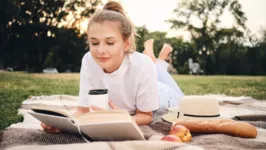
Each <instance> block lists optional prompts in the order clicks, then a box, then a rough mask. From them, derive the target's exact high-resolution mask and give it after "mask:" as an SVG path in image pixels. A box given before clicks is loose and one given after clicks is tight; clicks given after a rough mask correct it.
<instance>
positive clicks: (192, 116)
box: [184, 114, 220, 118]
mask: <svg viewBox="0 0 266 150" xmlns="http://www.w3.org/2000/svg"><path fill="white" fill-rule="evenodd" d="M184 116H188V117H206V118H210V117H220V114H218V115H209V116H206V115H204V116H202V115H190V114H184Z"/></svg>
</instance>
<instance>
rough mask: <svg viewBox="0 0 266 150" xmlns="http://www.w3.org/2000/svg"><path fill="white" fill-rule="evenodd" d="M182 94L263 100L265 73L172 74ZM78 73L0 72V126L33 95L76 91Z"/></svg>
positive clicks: (14, 118) (12, 118)
mask: <svg viewBox="0 0 266 150" xmlns="http://www.w3.org/2000/svg"><path fill="white" fill-rule="evenodd" d="M173 77H174V79H175V80H176V81H177V82H178V84H179V86H180V87H181V89H182V90H183V91H184V93H185V94H186V95H202V94H226V95H230V96H251V97H253V98H255V99H259V100H266V77H253V76H188V75H174V76H173ZM78 90H79V74H56V75H47V74H28V73H22V72H13V73H4V72H2V73H0V118H1V121H0V130H2V129H4V128H6V127H7V126H9V125H10V124H12V123H15V122H18V121H21V120H22V119H23V118H22V117H21V116H18V115H17V109H18V108H19V106H20V104H21V102H22V101H23V100H25V99H27V97H29V96H31V95H34V96H39V95H51V94H69V95H78Z"/></svg>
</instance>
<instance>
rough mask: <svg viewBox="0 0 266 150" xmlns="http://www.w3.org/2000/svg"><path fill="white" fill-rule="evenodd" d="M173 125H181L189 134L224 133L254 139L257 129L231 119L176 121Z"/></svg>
mask: <svg viewBox="0 0 266 150" xmlns="http://www.w3.org/2000/svg"><path fill="white" fill-rule="evenodd" d="M175 125H183V126H185V127H186V128H188V129H189V130H190V132H197V133H224V134H229V135H233V136H237V137H244V138H256V137H257V129H256V128H255V127H254V126H252V125H251V124H249V123H247V122H243V121H235V120H231V119H215V120H214V119H213V120H211V119H210V120H203V119H177V121H176V122H175V123H174V126H175Z"/></svg>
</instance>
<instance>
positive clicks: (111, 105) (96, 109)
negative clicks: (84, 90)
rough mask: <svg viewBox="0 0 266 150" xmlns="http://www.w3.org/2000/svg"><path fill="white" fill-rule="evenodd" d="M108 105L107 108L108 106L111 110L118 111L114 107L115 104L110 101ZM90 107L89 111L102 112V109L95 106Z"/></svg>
mask: <svg viewBox="0 0 266 150" xmlns="http://www.w3.org/2000/svg"><path fill="white" fill-rule="evenodd" d="M108 104H109V106H110V107H111V108H112V109H119V108H118V107H117V106H115V104H114V103H113V102H112V101H111V100H109V102H108ZM90 107H91V109H92V110H94V111H99V110H103V109H102V108H100V107H97V106H94V105H91V106H90Z"/></svg>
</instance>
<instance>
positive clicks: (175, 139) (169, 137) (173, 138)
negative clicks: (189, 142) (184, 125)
mask: <svg viewBox="0 0 266 150" xmlns="http://www.w3.org/2000/svg"><path fill="white" fill-rule="evenodd" d="M161 140H162V141H170V142H177V143H182V140H181V139H180V138H179V137H177V136H174V135H166V136H164V137H163V138H162V139H161Z"/></svg>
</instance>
